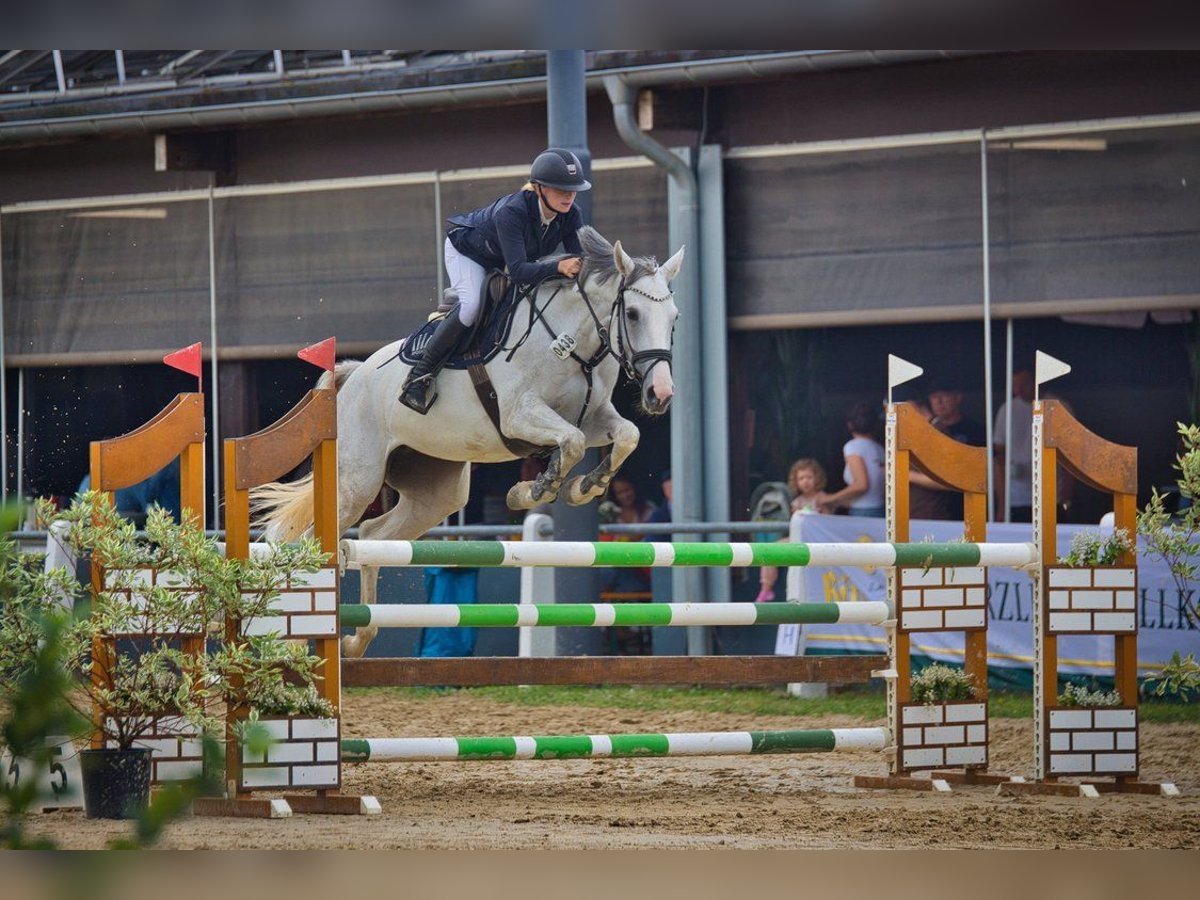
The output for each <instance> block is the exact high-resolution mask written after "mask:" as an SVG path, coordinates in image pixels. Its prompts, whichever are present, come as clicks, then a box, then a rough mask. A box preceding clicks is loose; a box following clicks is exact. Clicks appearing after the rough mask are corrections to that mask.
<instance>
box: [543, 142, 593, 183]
mask: <svg viewBox="0 0 1200 900" xmlns="http://www.w3.org/2000/svg"><path fill="white" fill-rule="evenodd" d="M529 180H530V181H532V182H533V183H534V184H540V185H543V186H544V187H548V188H555V189H557V190H560V191H586V190H588V189H590V188H591V186H592V183H591V182H590V181H588V180H587V179H586V178H584V177H583V164H582V163H581V162H580V161H579V157H578V156H576V155H575V154H574V153H572V152H571V151H570V150H563V149H561V148H559V147H551V148H550V149H549V150H543V151H542V152H541V153H539V154H538V155H537V159H535V160H534V161H533V165H532V166H530V168H529Z"/></svg>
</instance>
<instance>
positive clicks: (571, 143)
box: [531, 50, 604, 656]
mask: <svg viewBox="0 0 1200 900" xmlns="http://www.w3.org/2000/svg"><path fill="white" fill-rule="evenodd" d="M546 56H547V58H546V118H547V122H548V126H549V127H548V129H547V131H548V137H549V140H548V145H549V146H551V147H562V148H563V149H565V150H570V151H571V152H572V153H574V154H575V155H576V156H578V157H579V161H580V162H581V163H583V172H584V177H585V178H588V179H589V180H590V179H591V173H592V155H591V152H590V151H589V150H588V142H587V85H586V82H585V79H584V76H585V71H586V68H587V65H586V60H585V58H584V51H582V50H550V51H549V52H548V53H547V54H546ZM539 149H540V148H539ZM531 158H532V157H531ZM575 202H576V204H577V205H578V206H579V210H580V212H581V213H583V221H584V222H585V223H587V222H590V221H591V219H592V195H591V192H590V191H584V192H583V193H581V194H579V195H578V196H577V197H576V198H575ZM599 464H600V454H599V452H598V451H596V450H589V451H588V452H587V453H586V454H584V457H583V461H582V462H581V463H580V464H579V465H578V466H577V467H576V468H577V471H581V472H583V471H587V470H588V469H590V468H594V467H596V466H597V465H599ZM551 508H552V510H553V516H554V539H555V540H556V541H594V540H596V536H597V535H598V534H599V527H600V521H599V513H598V506H597V504H595V503H588V504H586V505H584V506H569V505H568V504H567V502H566V500H564V499H561V498H560V499H559V500H557V501H556V502H555V503H554V504H553V506H552V507H551ZM554 590H555V595H556V596H557V597H562V598H563V599H564V600H566V601H569V602H571V603H595V602H597V601H598V600H599V599H600V592H599V583H598V581H597V579H596V571H595V570H594V569H556V570H555V573H554ZM555 632H556V637H555V647H556V649H557V651H558V654H559V655H560V656H576V655H587V654H597V653H599V652H600V651H601V648H602V646H603V643H604V634H603V633H602V631H601V630H600V629H596V628H591V629H588V628H556V629H555Z"/></svg>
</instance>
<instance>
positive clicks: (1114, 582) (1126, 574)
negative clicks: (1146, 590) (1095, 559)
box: [1092, 568, 1137, 588]
mask: <svg viewBox="0 0 1200 900" xmlns="http://www.w3.org/2000/svg"><path fill="white" fill-rule="evenodd" d="M1094 574H1095V578H1094V580H1093V581H1092V583H1093V584H1094V585H1096V587H1128V588H1131V587H1133V586H1134V585H1135V584H1137V570H1136V569H1127V568H1121V569H1096V570H1095V572H1094Z"/></svg>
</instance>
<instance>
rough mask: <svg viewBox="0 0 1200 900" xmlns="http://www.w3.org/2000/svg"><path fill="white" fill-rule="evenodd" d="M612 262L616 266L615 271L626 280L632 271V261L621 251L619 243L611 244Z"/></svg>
mask: <svg viewBox="0 0 1200 900" xmlns="http://www.w3.org/2000/svg"><path fill="white" fill-rule="evenodd" d="M613 262H615V263H616V264H617V271H618V272H620V273H621V274H622V275H624V276H625V277H626V278H628V277H629V273H630V272H632V271H633V259H632V258H631V257H630V256H629V254H628V253H626V252H625V251H624V249H622V247H621V242H620V241H617V242H616V243H615V244H613Z"/></svg>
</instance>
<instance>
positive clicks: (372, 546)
mask: <svg viewBox="0 0 1200 900" xmlns="http://www.w3.org/2000/svg"><path fill="white" fill-rule="evenodd" d="M341 555H342V561H343V563H344V565H345V566H346V567H347V568H351V569H357V568H361V567H362V566H475V567H520V566H569V567H590V566H652V567H660V566H880V567H890V566H1006V567H1014V568H1019V567H1022V566H1027V565H1031V564H1034V563H1036V562H1037V550H1036V548H1035V547H1034V545H1033V544H1016V543H1013V544H962V543H942V544H934V543H923V542H922V543H915V544H891V543H876V544H865V543H827V544H791V543H782V542H774V543H766V544H748V543H746V544H743V543H677V544H672V543H666V542H656V541H655V542H651V541H644V542H641V541H639V542H619V541H613V542H604V541H544V542H543V541H352V540H345V541H342V542H341Z"/></svg>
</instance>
